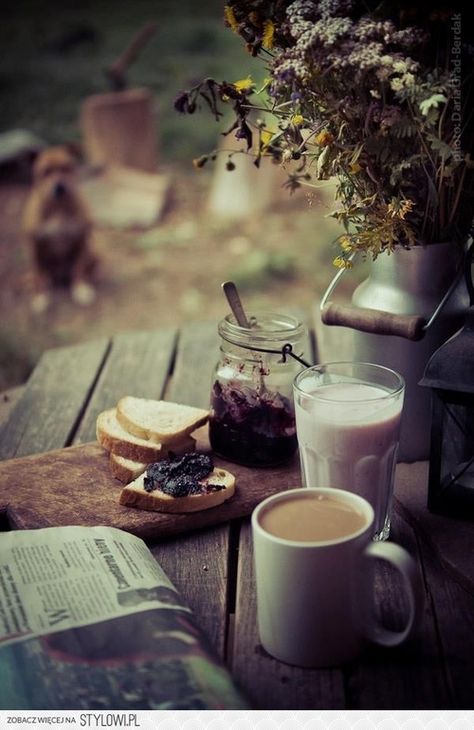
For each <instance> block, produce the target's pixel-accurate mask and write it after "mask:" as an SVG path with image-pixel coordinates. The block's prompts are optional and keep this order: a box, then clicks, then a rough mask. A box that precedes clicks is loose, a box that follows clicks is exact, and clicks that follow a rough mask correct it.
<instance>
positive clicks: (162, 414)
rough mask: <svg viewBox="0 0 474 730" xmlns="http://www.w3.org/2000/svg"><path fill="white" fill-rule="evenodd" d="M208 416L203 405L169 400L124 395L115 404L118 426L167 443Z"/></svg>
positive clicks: (190, 429)
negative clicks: (196, 406)
mask: <svg viewBox="0 0 474 730" xmlns="http://www.w3.org/2000/svg"><path fill="white" fill-rule="evenodd" d="M208 418H209V411H206V410H204V409H203V408H194V407H193V406H186V405H182V404H181V403H170V402H169V401H164V400H160V401H157V400H148V399H146V398H135V397H134V396H130V395H128V396H125V397H124V398H121V399H120V400H119V402H118V404H117V419H118V421H119V423H120V424H121V426H122V427H123V428H124V429H125V430H126V431H129V432H130V433H132V434H133V435H134V436H138V437H139V438H141V439H146V440H148V441H152V442H155V443H161V444H168V443H174V442H176V441H182V439H183V438H184V437H185V436H187V435H188V434H190V433H191V432H192V431H194V430H195V429H196V428H198V427H199V426H202V425H204V424H205V423H206V422H207V420H208Z"/></svg>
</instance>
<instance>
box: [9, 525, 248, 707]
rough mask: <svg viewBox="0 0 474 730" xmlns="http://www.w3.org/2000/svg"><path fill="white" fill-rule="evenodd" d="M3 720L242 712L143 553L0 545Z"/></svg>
mask: <svg viewBox="0 0 474 730" xmlns="http://www.w3.org/2000/svg"><path fill="white" fill-rule="evenodd" d="M0 674H1V676H2V679H3V682H2V683H0V709H33V708H38V709H63V708H68V709H82V708H88V709H96V708H97V709H109V708H118V709H126V708H134V709H158V708H170V709H172V708H173V709H176V708H183V709H194V708H206V709H219V708H232V709H242V708H246V707H248V705H247V703H246V701H245V700H244V698H243V697H242V696H241V695H240V693H239V692H238V690H237V689H236V688H235V687H234V685H233V683H232V681H231V678H230V675H229V674H228V672H227V670H226V669H225V668H224V667H223V666H222V665H220V664H219V662H218V661H217V660H216V659H215V657H214V656H213V655H212V653H211V652H210V651H209V649H208V647H207V644H206V641H205V639H204V637H203V636H202V634H201V632H200V631H199V629H198V627H197V626H196V625H195V622H194V619H193V616H192V613H191V611H190V610H189V608H187V607H186V606H185V605H183V603H182V600H181V598H180V596H179V594H178V593H177V592H176V590H175V589H174V587H173V585H172V583H171V582H170V581H169V580H168V578H167V576H166V575H165V573H164V572H163V570H162V569H161V568H160V566H159V564H158V563H157V562H156V560H155V559H154V558H153V556H152V555H151V553H150V551H149V550H148V548H147V547H146V545H145V543H144V542H143V541H142V540H140V539H139V538H137V537H135V536H133V535H130V534H129V533H126V532H123V531H121V530H117V529H115V528H108V527H53V528H46V529H42V530H24V531H12V532H6V533H2V534H1V535H0Z"/></svg>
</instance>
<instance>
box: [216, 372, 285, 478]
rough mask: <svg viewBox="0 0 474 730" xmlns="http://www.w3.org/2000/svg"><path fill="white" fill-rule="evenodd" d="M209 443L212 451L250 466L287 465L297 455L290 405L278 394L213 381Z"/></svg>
mask: <svg viewBox="0 0 474 730" xmlns="http://www.w3.org/2000/svg"><path fill="white" fill-rule="evenodd" d="M209 439H210V442H211V447H212V449H213V451H215V452H216V453H218V454H221V455H222V456H224V457H225V458H227V459H230V460H231V461H236V462H240V463H242V464H248V465H250V466H270V465H272V464H278V463H282V462H284V461H287V460H288V459H289V458H290V457H291V456H293V454H294V453H295V451H296V448H297V440H296V424H295V414H294V410H293V405H292V403H291V402H290V400H289V399H288V398H285V397H284V396H282V395H281V394H280V393H272V392H270V391H268V390H265V389H264V390H262V391H258V390H256V389H252V388H247V387H243V386H242V385H240V384H238V385H236V384H235V383H233V382H232V381H231V382H229V383H227V384H222V383H220V382H218V381H216V382H215V383H214V385H213V388H212V393H211V413H210V419H209Z"/></svg>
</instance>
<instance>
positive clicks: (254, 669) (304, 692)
mask: <svg viewBox="0 0 474 730" xmlns="http://www.w3.org/2000/svg"><path fill="white" fill-rule="evenodd" d="M239 552H240V557H239V568H238V576H237V586H238V588H237V598H236V609H235V627H234V652H233V657H232V670H233V673H234V676H235V678H236V680H237V682H238V683H239V684H240V686H241V687H242V688H243V690H244V691H245V692H246V694H247V696H248V697H250V698H251V700H252V702H253V704H254V706H255V707H257V708H258V709H275V710H285V709H288V710H289V709H300V710H308V709H328V710H333V709H341V708H344V706H345V696H344V682H343V674H342V671H341V670H340V669H325V670H308V669H300V668H298V667H291V666H289V665H287V664H283V663H282V662H279V661H277V660H276V659H273V657H271V656H270V655H269V654H267V653H266V652H265V650H264V649H263V648H262V646H261V644H260V639H259V636H258V629H257V601H256V594H255V575H254V566H253V550H252V538H251V527H250V522H249V521H248V520H246V521H245V522H244V523H243V524H242V527H241V533H240V546H239Z"/></svg>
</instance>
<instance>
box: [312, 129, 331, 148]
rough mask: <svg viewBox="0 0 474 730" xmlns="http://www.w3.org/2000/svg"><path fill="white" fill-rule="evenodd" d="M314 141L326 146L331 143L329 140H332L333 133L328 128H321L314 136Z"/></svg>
mask: <svg viewBox="0 0 474 730" xmlns="http://www.w3.org/2000/svg"><path fill="white" fill-rule="evenodd" d="M314 141H315V142H316V144H319V145H320V146H321V147H327V146H328V145H330V144H331V142H334V135H333V134H331V132H330V131H329V130H327V129H323V131H322V132H320V133H319V134H318V135H317V136H316V138H315V140H314Z"/></svg>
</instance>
